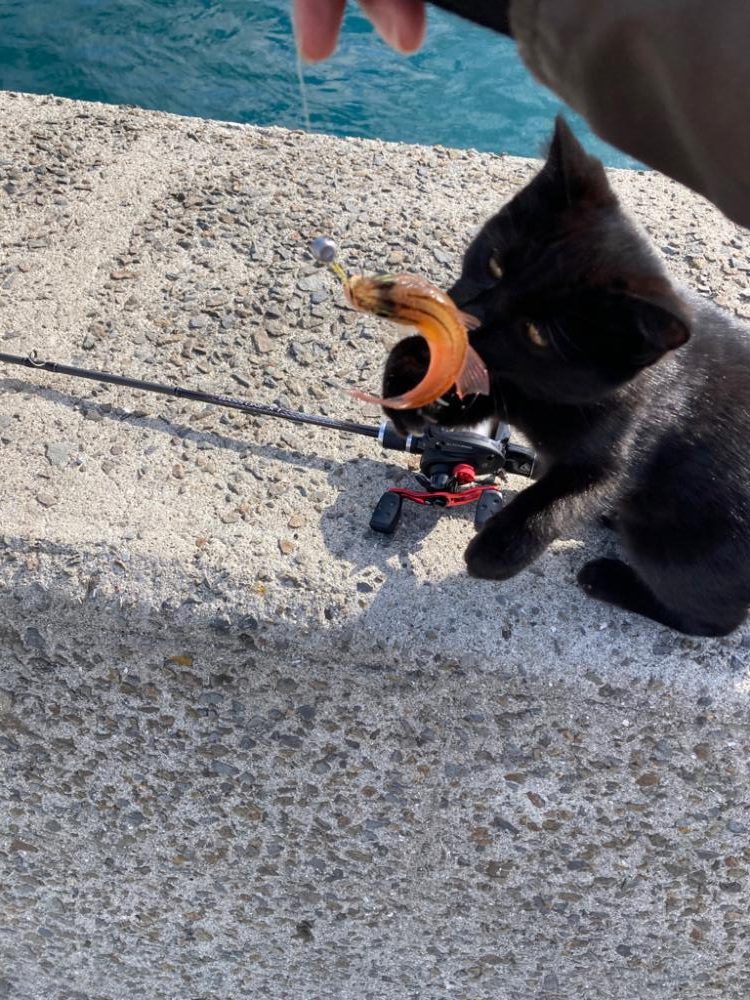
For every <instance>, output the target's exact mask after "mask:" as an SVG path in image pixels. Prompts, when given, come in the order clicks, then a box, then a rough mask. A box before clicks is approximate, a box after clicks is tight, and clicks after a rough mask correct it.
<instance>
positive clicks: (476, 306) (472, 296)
mask: <svg viewBox="0 0 750 1000" xmlns="http://www.w3.org/2000/svg"><path fill="white" fill-rule="evenodd" d="M484 292H485V289H484V288H482V287H481V286H480V285H478V284H477V283H476V282H474V281H471V280H469V279H467V278H459V279H458V281H457V282H456V283H455V285H454V286H453V287H452V288H451V289H449V291H448V295H449V296H450V297H451V298H452V299H453V301H454V302H455V303H456V305H457V306H458V308H459V309H461V310H462V311H463V312H466V313H470V314H471V315H472V316H474V317H475V318H476V319H478V320H479V322H480V324H481V323H483V322H484V314H485V309H484V308H483V306H482V302H481V296H482V295H483V293H484Z"/></svg>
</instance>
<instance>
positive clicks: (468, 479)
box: [370, 421, 535, 535]
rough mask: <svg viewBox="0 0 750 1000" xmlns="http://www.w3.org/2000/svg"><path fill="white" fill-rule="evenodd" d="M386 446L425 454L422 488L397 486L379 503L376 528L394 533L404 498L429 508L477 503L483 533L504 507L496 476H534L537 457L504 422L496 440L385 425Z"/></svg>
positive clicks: (374, 517)
mask: <svg viewBox="0 0 750 1000" xmlns="http://www.w3.org/2000/svg"><path fill="white" fill-rule="evenodd" d="M378 440H379V441H380V443H381V445H382V446H383V447H384V448H388V449H392V450H395V451H408V452H411V453H412V454H414V455H419V456H420V461H419V472H418V473H417V474H416V479H417V482H418V483H419V485H420V486H421V487H422V489H406V488H404V487H401V486H391V487H390V489H388V490H387V491H386V492H385V493H384V494H383V496H382V497H381V498H380V500H379V501H378V503H377V505H376V507H375V510H374V511H373V514H372V517H371V518H370V527H371V528H372V529H373V531H378V532H380V533H381V534H384V535H392V534H393V532H394V531H395V530H396V528H397V526H398V523H399V520H400V519H401V510H402V507H403V502H404V500H410V501H411V502H412V503H418V504H423V505H424V506H427V507H462V506H464V505H465V504H472V503H475V504H476V508H475V510H474V526H475V527H476V528H477V529H478V528H481V527H482V525H483V524H484V523H485V521H487V520H488V519H489V518H490V517H492V515H493V514H496V513H497V512H498V511H499V510H500V509H501V507H502V505H503V495H502V493H501V491H500V488H499V487H498V485H497V484H496V482H495V480H496V478H497V477H498V476H499V475H501V474H502V473H503V472H512V473H515V474H516V475H519V476H529V477H531V476H533V474H534V464H535V455H534V452H533V451H532V449H531V448H525V447H523V446H522V445H517V444H511V442H510V428H509V427H508V425H507V424H499V425H498V428H497V430H496V431H495V435H494V437H487V436H486V435H485V434H479V433H477V432H476V431H450V430H446V429H444V428H441V427H429V428H428V429H427V431H426V432H425V433H424V434H419V435H411V434H410V435H408V436H407V437H405V438H404V437H401V435H400V434H399V433H398V432H397V431H396V429H395V428H394V426H393V424H391V423H390V422H388V421H386V422H385V423H383V424H382V425H381V427H380V433H379V435H378Z"/></svg>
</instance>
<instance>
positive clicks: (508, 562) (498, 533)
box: [464, 514, 546, 580]
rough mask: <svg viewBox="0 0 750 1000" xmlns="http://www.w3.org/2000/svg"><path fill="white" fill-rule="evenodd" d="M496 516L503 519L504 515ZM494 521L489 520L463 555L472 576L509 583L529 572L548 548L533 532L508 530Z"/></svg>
mask: <svg viewBox="0 0 750 1000" xmlns="http://www.w3.org/2000/svg"><path fill="white" fill-rule="evenodd" d="M497 516H499V517H502V514H500V515H496V517H497ZM494 521H495V519H494V518H493V519H492V520H491V521H489V522H488V523H487V525H486V526H485V527H484V528H483V529H482V530H481V531H480V532H479V534H478V535H476V537H475V538H473V539H472V540H471V542H469V544H468V546H467V548H466V551H465V552H464V560H465V562H466V569H467V571H468V573H469V575H470V576H476V577H479V578H480V579H482V580H509V579H510V578H511V577H512V576H515V575H516V573H520V572H521V570H523V569H526V567H527V566H529V565H530V564H531V563H532V562H533V561H534V560H535V559H536V558H537V556H539V555H540V554H541V553H542V552H543V551H544V549H545V548H546V545H545V544H544V543H543V542H542V541H540V539H539V538H538V536H537V535H536V534H534V532H533V531H530V530H524V529H515V530H510V531H506V530H504V529H503V526H502V525H501V524H496V523H493V522H494Z"/></svg>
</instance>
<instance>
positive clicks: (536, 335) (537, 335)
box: [526, 323, 547, 347]
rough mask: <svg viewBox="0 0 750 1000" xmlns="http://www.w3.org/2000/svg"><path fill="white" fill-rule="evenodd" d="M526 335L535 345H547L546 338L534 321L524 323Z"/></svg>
mask: <svg viewBox="0 0 750 1000" xmlns="http://www.w3.org/2000/svg"><path fill="white" fill-rule="evenodd" d="M526 336H527V337H528V338H529V340H530V341H531V343H532V344H533V345H534V346H535V347H546V346H547V338H546V337H545V336H544V334H543V333H542V331H541V330H540V329H539V327H538V326H537V325H536V323H527V324H526Z"/></svg>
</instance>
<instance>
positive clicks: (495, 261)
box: [487, 250, 503, 278]
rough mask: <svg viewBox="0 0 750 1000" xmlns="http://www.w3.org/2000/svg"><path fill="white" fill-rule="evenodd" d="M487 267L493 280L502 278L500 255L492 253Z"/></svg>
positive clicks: (494, 251) (495, 251) (495, 252)
mask: <svg viewBox="0 0 750 1000" xmlns="http://www.w3.org/2000/svg"><path fill="white" fill-rule="evenodd" d="M487 267H488V268H489V271H490V274H491V275H492V277H493V278H502V276H503V265H502V264H501V263H500V254H499V253H498V251H497V250H493V251H492V253H491V255H490V259H489V262H488V264H487Z"/></svg>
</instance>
